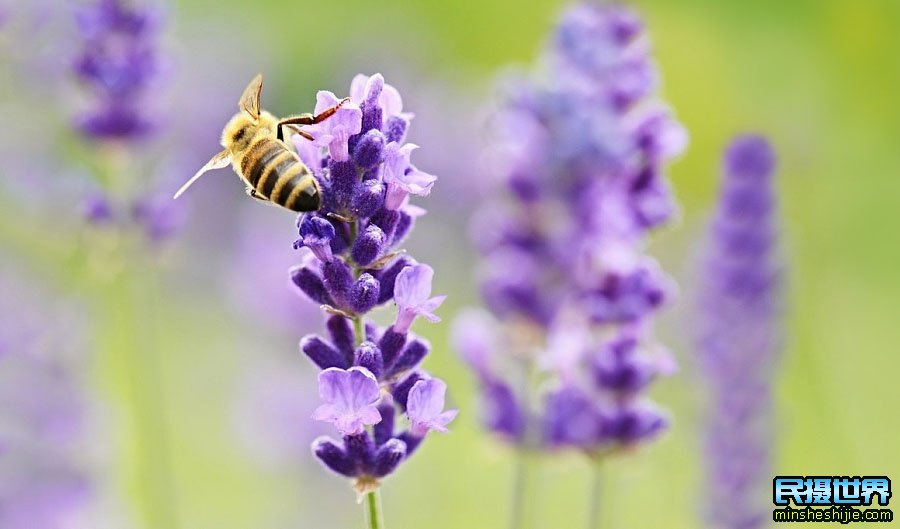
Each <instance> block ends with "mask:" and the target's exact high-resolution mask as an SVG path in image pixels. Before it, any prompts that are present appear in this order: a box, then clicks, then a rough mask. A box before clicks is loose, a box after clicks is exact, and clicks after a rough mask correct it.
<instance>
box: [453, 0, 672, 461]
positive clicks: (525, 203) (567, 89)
mask: <svg viewBox="0 0 900 529" xmlns="http://www.w3.org/2000/svg"><path fill="white" fill-rule="evenodd" d="M542 66H543V69H542V70H541V71H540V73H539V75H535V76H534V77H525V76H522V77H517V78H512V79H510V80H509V81H508V82H507V84H506V86H505V90H504V92H503V94H502V95H503V104H502V107H501V108H500V109H499V111H498V112H497V113H496V115H495V116H494V119H493V125H494V137H493V140H494V141H493V144H492V146H491V147H492V148H491V155H492V157H493V159H492V164H491V176H493V177H494V179H495V180H496V181H497V184H498V185H497V188H498V189H496V190H495V191H494V192H493V193H492V195H493V196H491V197H490V198H489V200H488V201H487V202H486V204H485V205H484V208H483V211H482V212H481V213H480V214H478V215H476V218H475V220H474V222H473V226H472V232H473V239H474V241H475V244H476V246H477V247H478V249H479V251H480V252H481V253H482V262H483V264H482V287H481V290H482V296H483V298H484V302H485V304H486V305H487V307H488V308H489V310H490V312H491V313H492V314H491V315H482V316H479V317H477V318H472V317H467V319H466V320H464V321H461V322H460V324H459V325H458V326H457V328H456V330H457V332H456V338H457V346H458V348H459V349H460V351H461V353H462V355H463V357H464V359H465V361H466V362H467V363H469V365H470V366H471V367H472V369H473V371H475V373H476V375H477V377H478V380H479V381H480V383H481V386H482V389H483V394H484V397H485V399H486V400H487V401H488V402H487V405H486V408H487V411H488V413H487V414H486V423H487V427H488V428H489V429H491V430H492V431H494V432H496V433H498V434H500V435H501V436H502V437H503V438H504V439H505V440H507V441H510V442H512V443H514V444H516V445H519V446H522V445H525V446H526V447H528V448H541V449H545V450H554V449H565V448H569V449H577V450H581V451H584V452H587V453H590V454H606V453H609V452H611V451H616V450H622V449H626V448H629V447H631V446H634V445H636V444H639V443H642V442H644V441H647V440H650V439H651V438H653V437H655V436H656V435H658V434H659V433H660V432H661V431H663V430H664V429H665V427H666V425H667V424H668V419H667V418H666V416H665V414H663V413H662V412H660V411H658V410H657V409H656V408H655V407H654V406H652V405H649V404H647V403H646V402H645V401H646V398H645V393H646V391H647V389H648V387H649V385H650V384H651V382H652V381H653V380H654V378H655V377H656V376H657V375H662V374H668V372H670V371H671V370H670V369H666V368H664V366H665V365H667V364H670V363H671V360H670V359H669V358H668V356H667V355H666V354H665V353H663V352H662V349H661V348H660V347H658V346H657V345H656V344H655V342H654V339H653V336H652V333H651V328H652V323H653V319H654V316H655V314H656V313H657V312H658V311H659V310H660V308H661V307H662V306H663V305H664V304H665V302H666V301H667V300H668V299H669V297H670V296H671V294H672V291H673V290H674V287H673V285H672V282H671V280H669V279H668V277H667V276H666V275H665V274H664V273H663V272H662V270H661V269H660V267H659V265H658V264H657V263H656V261H655V260H654V259H652V258H651V257H650V256H648V255H647V254H646V253H645V251H644V247H645V245H646V240H647V238H648V235H649V233H650V231H651V230H652V229H653V228H656V227H658V226H660V225H662V224H664V223H665V222H666V221H668V220H669V219H670V218H672V216H673V215H674V214H675V211H676V207H675V203H674V198H673V196H672V193H671V190H670V186H669V183H668V180H667V178H666V175H665V172H664V168H665V165H666V164H667V163H668V162H669V161H670V160H671V159H672V158H673V157H674V156H676V155H678V154H679V153H680V152H681V151H682V150H683V149H684V147H685V145H686V142H687V135H686V133H685V131H684V129H683V128H682V127H681V125H680V124H679V123H678V122H677V121H676V120H675V119H674V117H673V116H672V114H671V112H670V111H669V110H668V109H667V108H666V106H665V105H663V104H662V102H660V101H659V99H658V97H657V95H656V92H657V86H658V74H657V72H656V68H655V67H654V65H653V62H652V60H651V56H650V50H649V46H648V39H647V37H646V34H645V31H644V26H643V23H642V22H641V20H640V18H639V17H638V16H637V15H636V14H635V13H634V12H633V11H631V10H630V9H628V8H625V7H623V6H620V5H611V4H588V3H584V4H578V5H574V6H572V7H570V8H568V9H567V10H566V11H565V12H564V13H563V15H562V17H561V18H560V21H559V23H558V24H557V27H556V30H555V32H554V34H553V36H552V38H551V40H550V43H549V45H548V46H547V48H546V50H545V53H544V56H543V63H542ZM486 329H489V330H490V332H486ZM535 372H537V374H538V375H539V377H538V378H539V382H538V383H534V378H535V377H534V373H535ZM535 392H537V393H539V395H532V393H535ZM535 397H538V398H535ZM528 403H539V404H532V405H531V406H529V405H528Z"/></svg>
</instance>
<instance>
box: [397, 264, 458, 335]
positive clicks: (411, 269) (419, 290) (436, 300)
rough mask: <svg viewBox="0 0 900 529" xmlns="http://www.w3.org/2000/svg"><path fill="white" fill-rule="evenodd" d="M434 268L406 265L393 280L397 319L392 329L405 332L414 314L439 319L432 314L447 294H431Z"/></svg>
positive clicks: (437, 320)
mask: <svg viewBox="0 0 900 529" xmlns="http://www.w3.org/2000/svg"><path fill="white" fill-rule="evenodd" d="M433 277H434V269H432V268H431V267H430V266H428V265H423V264H417V265H413V266H407V267H406V268H404V269H403V270H402V271H401V272H400V273H399V274H397V279H396V280H395V282H394V301H395V302H396V303H397V309H398V310H397V321H396V323H394V331H396V332H400V333H405V332H407V331H408V330H409V328H410V326H412V323H413V321H414V320H415V319H416V316H422V317H423V318H425V319H426V320H428V321H430V322H433V323H437V322H439V321H441V319H440V318H439V317H437V316H435V315H434V313H433V312H432V311H434V310H436V309H437V308H438V307H440V306H441V304H442V303H443V302H444V300H445V299H447V296H435V297H430V296H431V280H432V278H433Z"/></svg>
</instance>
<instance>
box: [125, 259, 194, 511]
mask: <svg viewBox="0 0 900 529" xmlns="http://www.w3.org/2000/svg"><path fill="white" fill-rule="evenodd" d="M136 272H137V270H136ZM138 277H140V278H141V279H140V280H139V281H134V280H132V281H129V280H128V279H124V280H123V281H124V285H123V288H122V293H123V298H122V299H121V306H120V307H119V310H120V311H121V314H123V315H124V316H125V317H126V318H127V320H128V324H127V325H126V326H124V329H123V331H124V337H123V338H124V342H125V343H123V344H122V345H123V349H124V350H121V351H119V352H120V354H121V353H124V355H125V356H126V357H127V360H126V361H127V363H128V369H129V378H130V384H129V386H130V391H131V396H132V400H133V402H134V406H135V421H136V423H137V425H136V427H137V432H136V433H137V443H138V453H139V454H140V456H139V465H140V467H139V475H140V480H141V482H142V483H145V485H144V486H145V487H146V489H145V490H144V497H145V500H146V505H145V510H146V511H147V512H146V513H145V516H146V519H147V521H148V524H149V526H150V527H151V528H152V529H157V528H166V529H170V528H171V529H176V528H177V527H178V526H179V525H178V516H177V514H176V505H175V494H174V493H173V490H172V484H173V479H172V468H171V467H172V464H171V455H170V453H169V444H168V439H167V437H166V433H167V431H168V428H167V424H166V423H167V421H166V416H165V411H164V390H163V388H162V379H163V376H162V366H161V365H160V361H159V360H160V359H159V356H158V351H157V350H156V347H155V346H154V334H155V325H156V317H157V313H156V310H155V306H156V299H155V291H156V287H155V285H154V280H155V274H154V271H153V270H152V267H141V269H140V272H139V273H138Z"/></svg>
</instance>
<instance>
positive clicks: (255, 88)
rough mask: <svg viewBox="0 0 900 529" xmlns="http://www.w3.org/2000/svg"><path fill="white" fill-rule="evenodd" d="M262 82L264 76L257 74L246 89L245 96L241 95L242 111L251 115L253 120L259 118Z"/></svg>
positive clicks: (240, 105)
mask: <svg viewBox="0 0 900 529" xmlns="http://www.w3.org/2000/svg"><path fill="white" fill-rule="evenodd" d="M262 81H263V78H262V74H257V76H256V77H254V78H253V80H252V81H250V84H248V85H247V88H245V89H244V94H243V95H241V101H240V103H238V106H239V107H240V109H241V110H242V111H244V112H246V113H248V114H250V115H251V116H252V117H253V119H257V118H259V96H260V93H261V92H262Z"/></svg>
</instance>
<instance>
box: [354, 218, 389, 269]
mask: <svg viewBox="0 0 900 529" xmlns="http://www.w3.org/2000/svg"><path fill="white" fill-rule="evenodd" d="M384 243H385V237H384V232H383V231H381V228H379V227H378V226H376V225H374V224H370V225H368V226H366V231H365V232H363V233H362V234H360V236H359V237H358V238H357V239H356V242H354V243H353V248H352V249H351V250H350V254H351V255H352V256H353V260H354V261H355V262H356V264H358V265H360V266H366V265H367V264H370V263H372V262H373V261H375V259H378V257H380V256H381V251H382V249H384Z"/></svg>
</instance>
